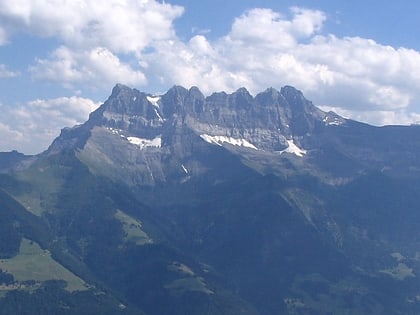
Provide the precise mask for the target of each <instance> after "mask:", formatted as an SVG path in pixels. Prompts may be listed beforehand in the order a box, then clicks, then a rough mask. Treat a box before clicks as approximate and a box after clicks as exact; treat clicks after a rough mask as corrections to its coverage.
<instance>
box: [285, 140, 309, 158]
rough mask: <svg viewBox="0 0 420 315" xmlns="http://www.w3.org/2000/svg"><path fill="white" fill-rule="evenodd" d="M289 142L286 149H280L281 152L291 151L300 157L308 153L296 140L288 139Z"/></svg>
mask: <svg viewBox="0 0 420 315" xmlns="http://www.w3.org/2000/svg"><path fill="white" fill-rule="evenodd" d="M287 144H288V145H289V146H288V147H287V148H286V149H284V150H282V151H280V154H281V153H285V152H286V153H291V154H295V155H297V156H299V157H303V156H304V155H305V154H306V150H304V149H301V148H299V147H298V146H297V145H296V144H295V143H294V142H293V140H287Z"/></svg>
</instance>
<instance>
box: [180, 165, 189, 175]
mask: <svg viewBox="0 0 420 315" xmlns="http://www.w3.org/2000/svg"><path fill="white" fill-rule="evenodd" d="M181 167H182V169H183V170H184V172H185V174H187V175H188V174H189V172H188V170H187V168H186V167H185V166H184V164H181Z"/></svg>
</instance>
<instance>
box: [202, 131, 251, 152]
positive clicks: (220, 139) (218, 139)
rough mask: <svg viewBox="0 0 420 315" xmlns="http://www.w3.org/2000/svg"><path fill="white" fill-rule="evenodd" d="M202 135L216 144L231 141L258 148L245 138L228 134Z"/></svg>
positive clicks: (230, 142) (234, 143) (238, 144)
mask: <svg viewBox="0 0 420 315" xmlns="http://www.w3.org/2000/svg"><path fill="white" fill-rule="evenodd" d="M200 137H201V138H202V139H203V140H204V141H206V142H208V143H212V144H216V145H219V146H222V145H223V143H229V144H232V145H236V146H240V147H246V148H251V149H254V150H258V149H257V147H256V146H255V145H253V144H252V143H250V142H248V141H247V140H245V139H236V138H232V137H226V136H210V135H206V134H202V135H200Z"/></svg>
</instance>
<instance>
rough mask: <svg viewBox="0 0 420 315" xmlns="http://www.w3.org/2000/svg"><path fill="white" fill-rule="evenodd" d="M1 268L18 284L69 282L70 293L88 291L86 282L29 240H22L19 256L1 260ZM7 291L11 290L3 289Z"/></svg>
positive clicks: (67, 288)
mask: <svg viewBox="0 0 420 315" xmlns="http://www.w3.org/2000/svg"><path fill="white" fill-rule="evenodd" d="M0 268H1V269H2V270H3V271H5V272H8V273H11V274H12V275H13V277H14V278H15V280H16V281H17V282H18V283H19V282H22V281H28V280H34V281H36V282H42V281H47V280H64V281H66V282H67V287H66V290H68V291H82V290H86V289H87V287H86V285H85V282H84V281H83V280H82V279H80V278H79V277H77V276H76V275H75V274H73V273H71V272H70V271H69V270H67V269H66V268H64V267H63V266H62V265H60V264H59V263H57V262H56V261H55V260H54V259H53V258H52V257H51V254H50V252H49V251H47V250H43V249H41V248H40V247H39V245H38V244H36V243H35V242H32V241H30V240H28V239H22V242H21V245H20V251H19V254H18V255H16V256H15V257H13V258H10V259H1V260H0ZM17 288H19V287H17ZM5 289H6V290H10V288H3V290H5Z"/></svg>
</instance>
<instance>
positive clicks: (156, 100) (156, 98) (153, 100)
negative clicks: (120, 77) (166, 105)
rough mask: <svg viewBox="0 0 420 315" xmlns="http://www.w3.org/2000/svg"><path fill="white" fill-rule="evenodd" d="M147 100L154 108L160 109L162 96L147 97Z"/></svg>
mask: <svg viewBox="0 0 420 315" xmlns="http://www.w3.org/2000/svg"><path fill="white" fill-rule="evenodd" d="M146 98H147V100H148V101H149V102H150V103H151V104H152V105H153V106H155V107H157V108H159V101H160V96H146Z"/></svg>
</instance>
